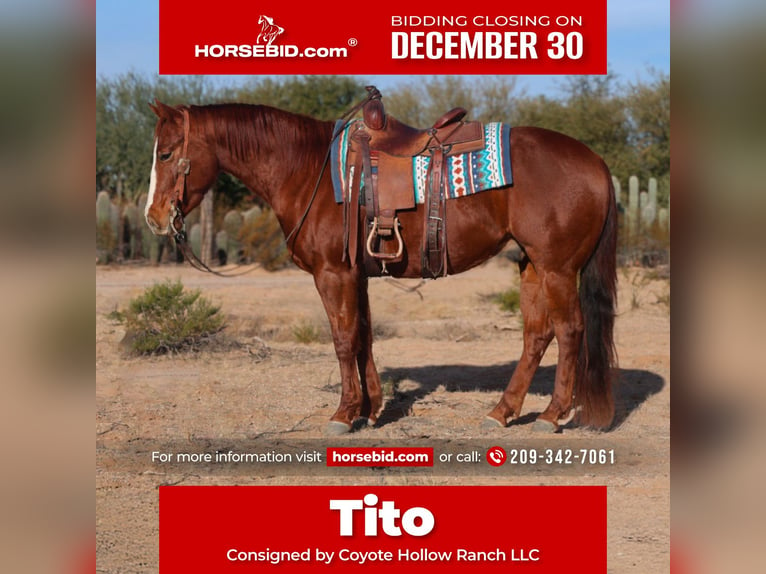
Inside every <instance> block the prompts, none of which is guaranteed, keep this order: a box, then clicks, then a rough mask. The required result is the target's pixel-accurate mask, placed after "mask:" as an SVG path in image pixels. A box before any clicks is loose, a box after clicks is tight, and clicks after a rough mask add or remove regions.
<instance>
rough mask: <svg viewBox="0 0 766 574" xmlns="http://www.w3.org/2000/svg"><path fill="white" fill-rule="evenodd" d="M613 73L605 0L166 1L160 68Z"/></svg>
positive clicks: (174, 71)
mask: <svg viewBox="0 0 766 574" xmlns="http://www.w3.org/2000/svg"><path fill="white" fill-rule="evenodd" d="M606 71H607V60H606V0H590V1H588V2H571V1H568V0H537V1H536V2H523V3H511V4H509V3H508V2H499V1H494V2H484V3H482V4H479V5H476V4H475V3H474V4H471V3H470V2H469V3H466V2H459V1H456V0H445V1H443V2H440V3H438V4H434V5H429V6H427V5H425V4H414V3H413V2H411V1H409V0H389V1H387V2H385V3H382V4H378V5H375V6H372V5H361V4H359V5H354V4H348V3H343V2H335V3H331V2H309V3H302V4H301V5H300V7H298V6H297V5H294V4H292V3H289V2H265V3H264V2H253V1H252V0H219V1H217V2H213V3H211V2H209V1H207V0H205V1H200V0H160V73H161V74H605V73H606Z"/></svg>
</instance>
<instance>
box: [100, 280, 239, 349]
mask: <svg viewBox="0 0 766 574" xmlns="http://www.w3.org/2000/svg"><path fill="white" fill-rule="evenodd" d="M110 318H112V319H114V320H117V321H119V322H121V323H124V324H125V328H126V334H125V339H124V344H125V345H126V347H127V350H128V351H129V352H131V353H133V354H138V355H148V354H162V353H167V352H170V351H181V350H193V349H197V348H199V347H201V346H202V345H203V344H204V343H206V342H209V341H210V340H211V339H212V337H213V336H214V335H215V334H216V333H218V332H220V331H221V330H222V329H223V328H224V318H223V316H222V315H221V314H220V307H219V306H216V305H213V304H212V303H211V302H210V301H209V300H207V299H206V298H204V297H202V296H201V293H200V291H199V290H197V289H195V290H186V291H185V290H184V286H183V284H182V283H181V281H175V282H171V281H166V282H165V283H156V284H154V285H153V286H151V287H148V288H146V289H145V290H144V292H143V293H142V294H141V295H139V296H138V297H135V298H134V299H132V300H131V301H130V303H129V305H128V308H127V309H125V310H124V311H116V312H113V313H111V314H110Z"/></svg>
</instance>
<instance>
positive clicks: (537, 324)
mask: <svg viewBox="0 0 766 574" xmlns="http://www.w3.org/2000/svg"><path fill="white" fill-rule="evenodd" d="M519 267H520V269H521V289H520V301H521V314H522V317H523V318H524V349H523V351H522V353H521V359H519V362H518V364H517V365H516V369H514V371H513V375H512V376H511V380H510V382H509V383H508V387H507V388H506V389H505V392H504V393H503V396H502V398H501V399H500V402H499V403H498V404H497V406H496V407H495V408H494V409H493V410H492V412H491V413H489V415H488V417H489V418H490V419H491V420H492V421H495V422H497V423H498V424H501V425H502V426H505V425H506V424H507V422H508V419H509V418H511V417H518V416H519V415H520V414H521V407H522V405H523V403H524V398H525V397H526V395H527V391H528V390H529V385H530V383H531V382H532V377H533V376H534V374H535V371H536V370H537V367H538V365H539V364H540V360H541V359H542V358H543V355H544V354H545V350H546V349H547V348H548V344H549V343H550V342H551V339H552V338H553V327H552V325H551V322H550V320H549V317H548V309H547V306H546V301H545V295H544V293H543V290H542V282H541V280H540V277H539V275H538V274H537V272H536V271H535V269H534V268H533V267H532V265H530V264H529V259H526V258H525V259H523V260H522V261H521V263H520V264H519Z"/></svg>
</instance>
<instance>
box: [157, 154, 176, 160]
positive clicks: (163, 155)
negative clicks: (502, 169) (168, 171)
mask: <svg viewBox="0 0 766 574" xmlns="http://www.w3.org/2000/svg"><path fill="white" fill-rule="evenodd" d="M171 155H173V153H172V152H167V153H161V154H160V161H168V160H169V159H170V156H171Z"/></svg>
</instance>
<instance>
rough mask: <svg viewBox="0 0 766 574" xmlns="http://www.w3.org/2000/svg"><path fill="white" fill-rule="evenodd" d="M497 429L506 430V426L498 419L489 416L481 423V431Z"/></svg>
mask: <svg viewBox="0 0 766 574" xmlns="http://www.w3.org/2000/svg"><path fill="white" fill-rule="evenodd" d="M496 428H501V429H502V428H505V425H504V424H502V423H501V422H500V421H499V420H497V419H496V418H493V417H490V416H487V417H484V420H483V421H481V429H482V430H492V429H496Z"/></svg>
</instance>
